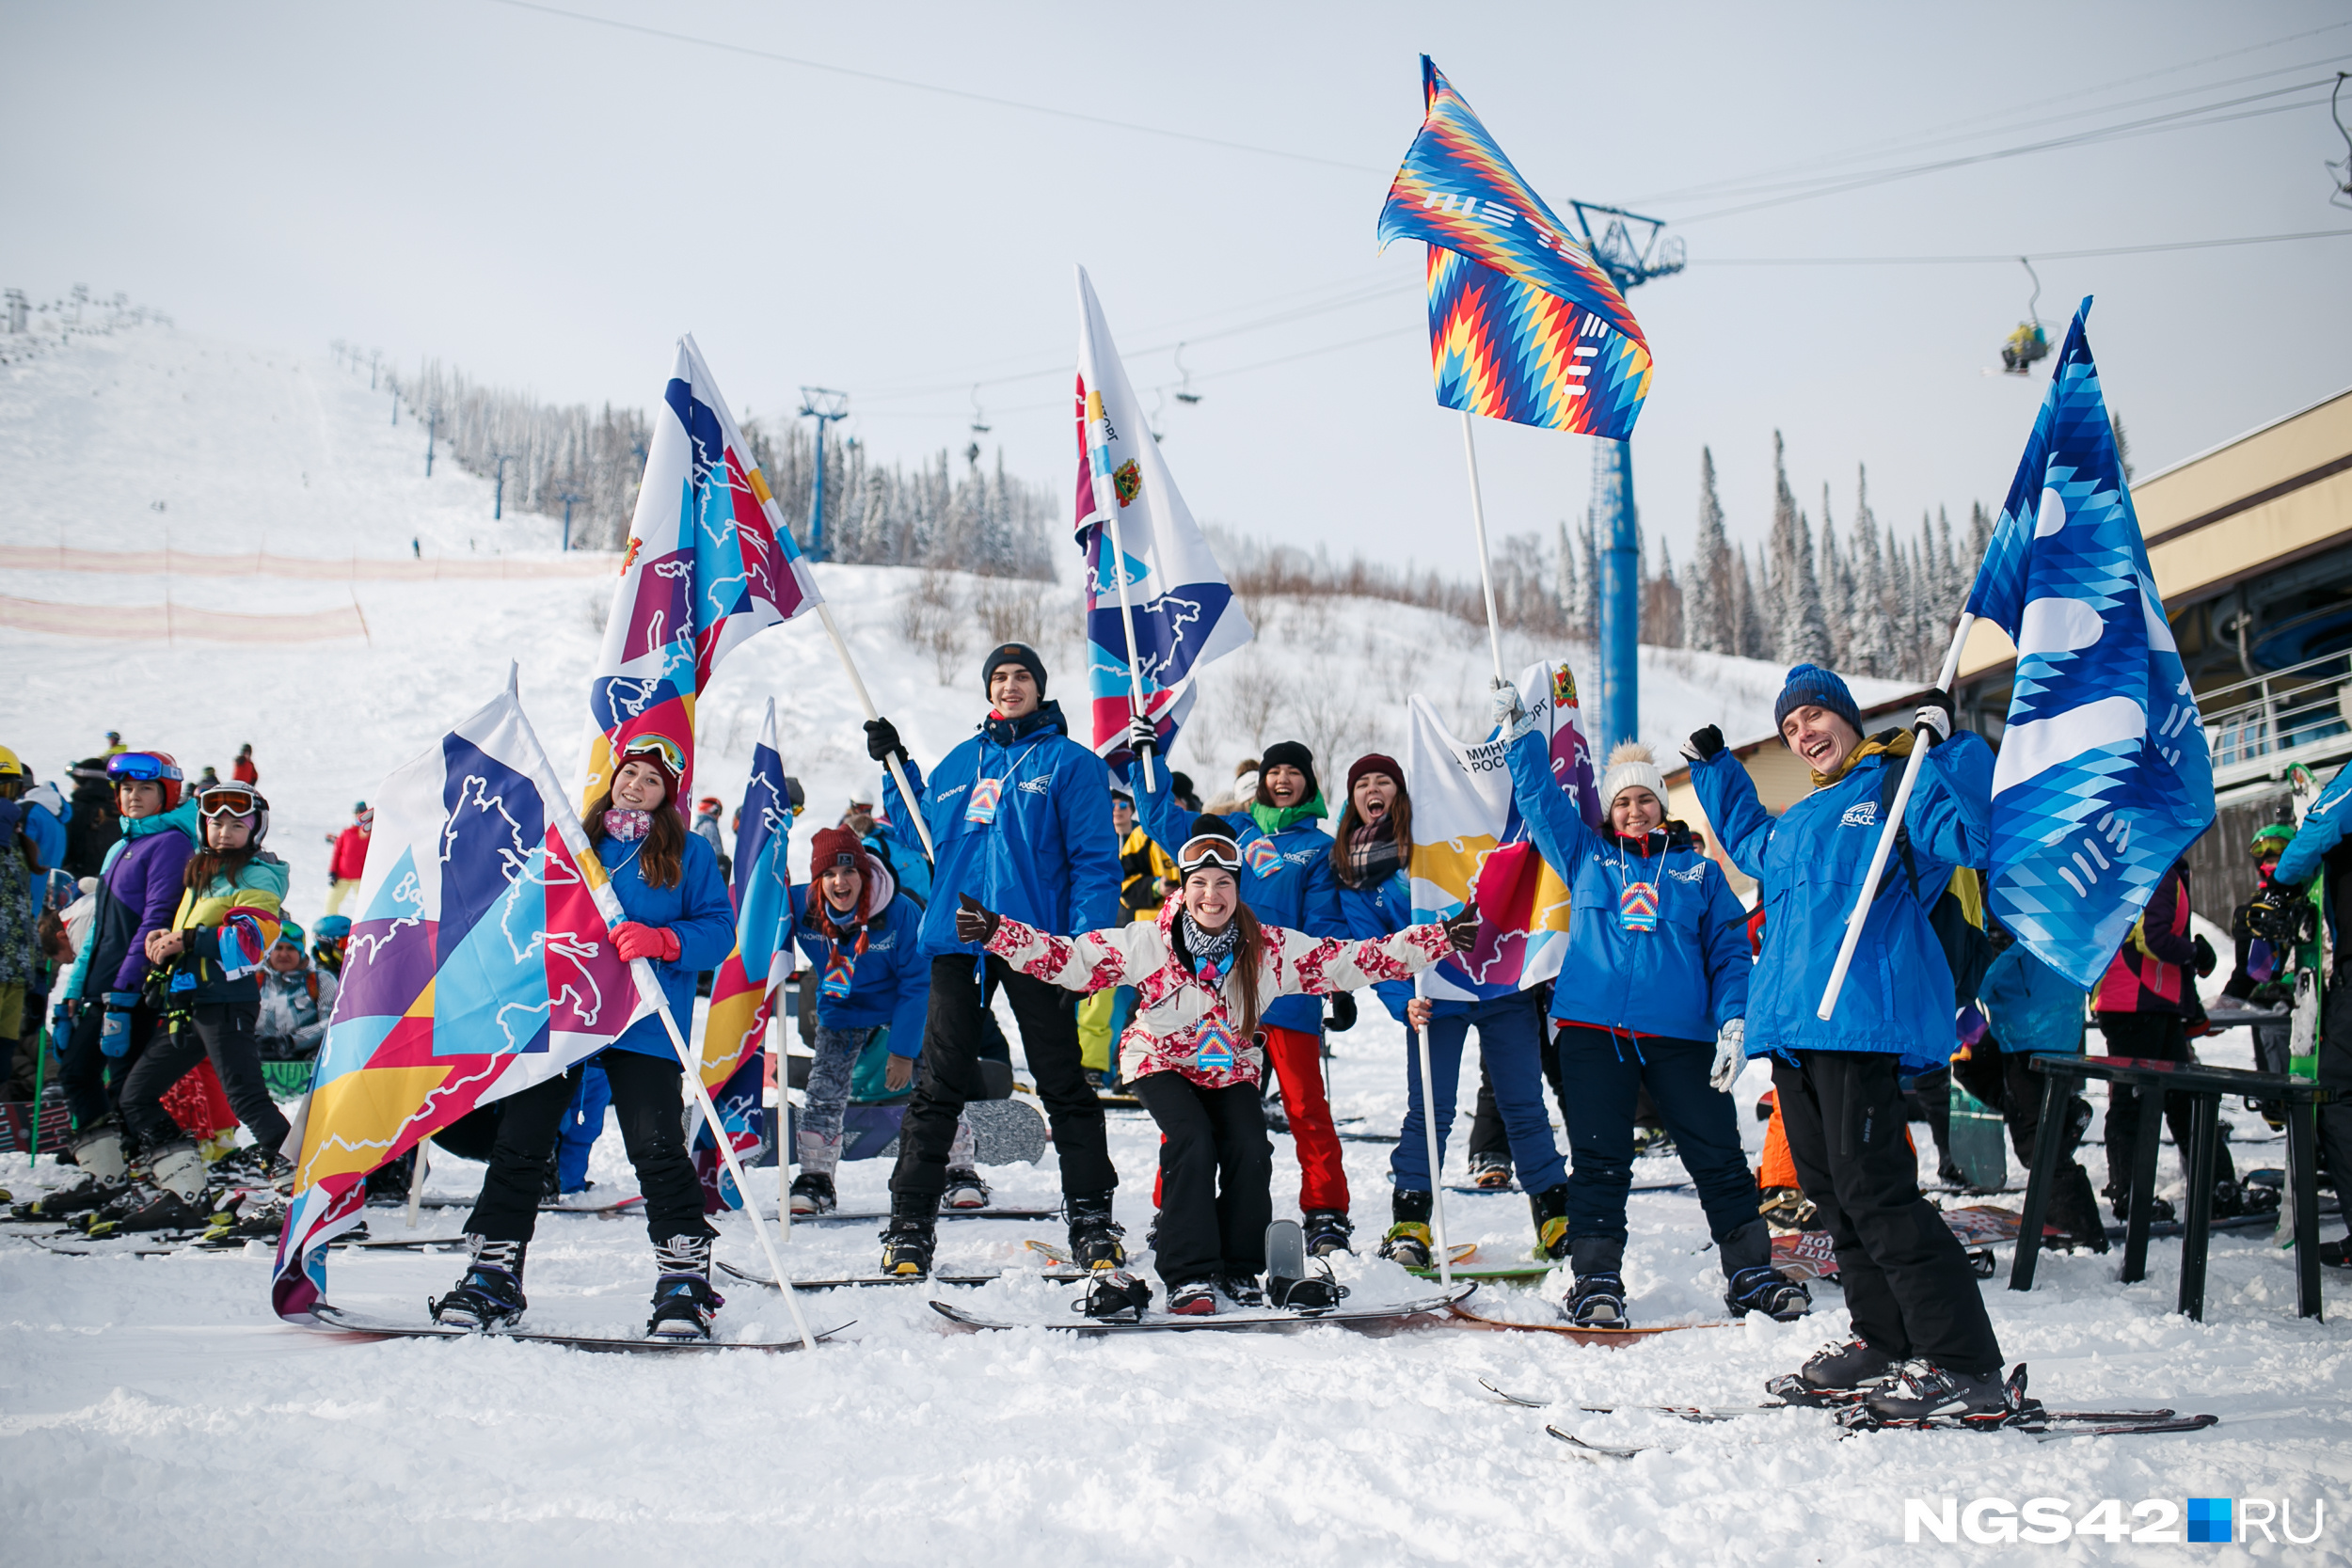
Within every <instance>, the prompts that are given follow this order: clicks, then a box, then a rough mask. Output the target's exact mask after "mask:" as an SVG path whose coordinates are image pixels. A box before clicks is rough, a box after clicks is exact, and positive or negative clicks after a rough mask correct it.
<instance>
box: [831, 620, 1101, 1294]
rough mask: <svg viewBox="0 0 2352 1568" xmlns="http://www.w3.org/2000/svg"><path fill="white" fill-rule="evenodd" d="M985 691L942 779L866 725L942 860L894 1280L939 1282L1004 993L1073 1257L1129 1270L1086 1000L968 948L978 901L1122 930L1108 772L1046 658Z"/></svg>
mask: <svg viewBox="0 0 2352 1568" xmlns="http://www.w3.org/2000/svg"><path fill="white" fill-rule="evenodd" d="M980 683H981V688H982V689H983V690H985V691H986V692H987V694H988V701H989V713H988V717H987V718H986V719H985V720H983V721H981V724H980V733H979V734H977V735H976V736H973V737H972V738H971V739H969V740H966V741H965V742H964V743H963V744H962V745H961V746H958V747H957V748H956V749H955V750H954V751H952V752H948V753H947V754H946V756H945V757H944V758H942V759H941V760H940V764H939V767H938V768H936V769H935V770H934V771H933V772H932V773H931V775H930V778H929V779H928V780H926V779H925V778H924V776H923V773H922V770H921V769H919V768H916V767H915V765H914V759H913V758H911V757H909V756H908V755H907V752H906V748H905V747H904V746H903V745H901V744H900V743H899V739H898V729H897V728H896V727H895V726H894V725H892V723H891V722H890V721H888V720H887V719H877V720H873V721H869V722H868V723H867V724H866V752H867V754H868V755H870V756H872V757H873V758H874V760H875V761H877V762H881V761H882V760H884V759H885V758H887V757H889V756H891V755H892V754H893V753H896V754H897V755H898V759H899V761H900V763H901V764H902V765H903V766H904V768H906V771H907V776H908V782H909V784H911V785H912V786H913V788H914V792H915V796H916V799H915V800H914V802H913V804H912V805H910V804H908V803H907V802H905V801H902V800H899V799H898V785H897V783H896V781H893V782H892V783H891V784H888V785H887V786H885V790H884V795H883V803H884V805H885V806H886V807H887V808H888V809H889V813H890V819H891V820H892V821H894V822H898V821H904V820H906V816H905V814H906V813H907V812H909V811H920V812H922V813H923V816H924V820H925V821H926V823H928V824H929V826H930V836H931V844H932V847H934V848H935V849H936V850H937V851H938V857H939V858H938V861H937V863H936V864H934V865H933V866H932V868H931V897H930V905H929V908H928V909H927V910H926V911H924V916H923V926H922V933H923V935H922V942H923V951H924V953H925V954H926V955H928V956H929V957H930V960H931V976H930V1010H929V1013H928V1015H927V1017H926V1019H925V1022H924V1028H923V1058H922V1068H921V1070H920V1073H919V1074H918V1076H917V1078H916V1080H915V1086H914V1101H912V1102H911V1103H910V1104H909V1105H908V1106H907V1114H906V1119H905V1120H904V1121H902V1122H901V1123H900V1124H899V1132H898V1167H897V1168H896V1169H895V1170H893V1171H892V1172H891V1173H890V1227H889V1228H888V1229H887V1230H885V1231H884V1232H883V1233H882V1272H883V1273H885V1274H907V1275H921V1274H929V1273H930V1266H931V1253H932V1234H933V1226H934V1225H935V1223H936V1222H937V1219H938V1215H939V1199H940V1195H941V1193H942V1192H944V1191H945V1190H946V1185H947V1161H948V1153H949V1150H950V1148H951V1146H952V1145H953V1143H954V1141H955V1135H956V1122H957V1118H958V1117H960V1116H961V1114H962V1111H963V1105H964V1102H965V1101H969V1100H978V1099H981V1098H983V1097H984V1096H985V1094H986V1093H987V1085H986V1083H985V1081H984V1080H983V1079H982V1078H981V1076H980V1069H979V1046H980V1043H981V1038H982V1024H981V1015H982V1013H983V1012H984V1010H985V1009H986V1007H987V1006H988V997H989V995H991V994H992V993H993V992H994V991H995V990H997V988H999V987H1001V988H1003V990H1004V992H1005V997H1006V1000H1007V1001H1009V1003H1011V1005H1012V1014H1013V1019H1014V1021H1015V1022H1018V1023H1019V1024H1020V1026H1021V1044H1022V1050H1023V1053H1024V1054H1025V1056H1026V1057H1027V1059H1028V1064H1029V1073H1030V1075H1031V1076H1032V1077H1033V1078H1034V1079H1035V1080H1036V1081H1037V1091H1038V1098H1039V1099H1041V1100H1042V1101H1044V1102H1045V1115H1046V1119H1047V1120H1048V1121H1049V1122H1050V1123H1051V1124H1052V1127H1053V1137H1054V1148H1055V1149H1056V1150H1057V1152H1058V1153H1059V1154H1060V1156H1061V1181H1062V1197H1063V1207H1064V1209H1065V1211H1066V1212H1067V1213H1068V1216H1069V1220H1070V1250H1071V1254H1072V1256H1073V1257H1074V1258H1076V1259H1078V1260H1079V1261H1080V1262H1081V1263H1083V1264H1085V1265H1087V1266H1090V1267H1092V1266H1099V1267H1104V1268H1113V1267H1116V1266H1118V1265H1119V1264H1120V1263H1121V1262H1123V1261H1125V1259H1126V1251H1125V1249H1124V1248H1123V1247H1121V1246H1120V1241H1119V1239H1120V1236H1121V1235H1122V1234H1124V1232H1122V1231H1121V1230H1120V1227H1118V1226H1117V1225H1116V1224H1115V1223H1113V1221H1112V1219H1111V1194H1112V1193H1113V1191H1114V1190H1116V1189H1117V1187H1118V1185H1119V1172H1118V1171H1117V1169H1115V1168H1114V1167H1113V1166H1112V1164H1111V1157H1110V1149H1109V1147H1108V1145H1107V1143H1106V1142H1105V1140H1104V1128H1103V1106H1102V1101H1100V1100H1099V1099H1098V1098H1097V1097H1096V1095H1095V1092H1094V1088H1093V1085H1090V1084H1089V1083H1088V1082H1087V1077H1086V1069H1085V1068H1084V1066H1083V1065H1082V1064H1081V1062H1080V1060H1079V1052H1078V1015H1077V1007H1076V1002H1077V998H1076V997H1075V996H1073V994H1072V993H1071V992H1069V991H1066V990H1060V989H1059V988H1057V987H1055V986H1050V985H1047V984H1046V983H1045V982H1044V981H1042V980H1035V979H1031V978H1030V977H1029V976H1027V975H1025V974H1019V973H1017V972H1015V971H1014V970H1013V969H1012V968H1011V966H1010V965H1009V964H1007V963H1006V962H1005V961H1004V960H1003V959H1002V958H993V957H991V956H989V955H987V954H986V953H985V952H984V950H983V949H982V948H981V947H980V945H979V944H978V943H976V942H960V941H958V940H957V938H956V907H957V901H958V900H959V899H960V898H961V896H962V895H965V894H969V895H972V896H973V897H974V898H977V899H978V900H979V901H980V903H981V904H983V905H985V906H986V907H987V908H989V909H991V910H993V911H996V912H997V913H999V914H1001V915H1004V916H1006V917H1007V918H1009V919H1012V920H1018V921H1020V922H1021V923H1022V924H1024V925H1026V926H1034V927H1037V928H1038V929H1039V930H1041V931H1050V932H1053V933H1054V934H1056V935H1057V936H1074V935H1076V934H1077V933H1078V932H1080V931H1092V930H1099V929H1101V928H1103V927H1108V926H1115V925H1118V924H1119V921H1120V908H1119V841H1118V838H1117V836H1116V835H1115V834H1114V833H1113V832H1112V831H1111V822H1110V815H1109V814H1108V813H1107V812H1105V811H1104V809H1103V801H1104V797H1106V796H1107V795H1108V794H1109V793H1110V769H1109V768H1106V767H1104V763H1103V759H1102V758H1101V757H1098V756H1096V755H1095V754H1094V753H1093V752H1090V751H1089V750H1087V748H1086V747H1084V746H1082V745H1080V744H1079V743H1078V742H1076V741H1074V740H1073V739H1071V738H1070V735H1069V726H1068V724H1067V723H1065V722H1064V721H1063V719H1062V714H1061V707H1060V705H1058V704H1056V703H1050V702H1047V701H1046V700H1045V665H1044V661H1043V660H1041V659H1040V658H1039V657H1038V656H1037V651H1036V650H1035V649H1033V648H1031V647H1029V646H1028V645H1027V644H1025V643H1021V642H1008V643H1006V644H1004V645H1003V646H1002V647H999V648H994V649H992V650H991V651H990V653H989V655H988V657H987V658H985V659H983V660H982V661H981V663H980Z"/></svg>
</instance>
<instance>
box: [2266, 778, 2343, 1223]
mask: <svg viewBox="0 0 2352 1568" xmlns="http://www.w3.org/2000/svg"><path fill="white" fill-rule="evenodd" d="M2346 800H2352V767H2347V768H2344V769H2343V770H2342V771H2340V772H2338V773H2337V774H2336V776H2335V778H2334V780H2333V781H2332V782H2331V783H2329V784H2328V787H2327V788H2326V789H2325V790H2322V791H2321V792H2320V796H2319V799H2318V800H2314V801H2312V809H2311V810H2310V811H2309V812H2306V813H2305V814H2304V816H2303V825H2302V826H2301V827H2300V828H2297V829H2296V832H2295V839H2294V842H2293V843H2291V844H2289V845H2288V846H2287V847H2286V852H2285V853H2284V854H2281V855H2280V857H2279V868H2278V869H2277V870H2276V871H2274V872H2272V873H2271V874H2270V886H2269V887H2268V888H2265V889H2264V890H2263V891H2262V892H2261V893H2259V894H2257V895H2255V898H2254V901H2253V903H2252V904H2250V905H2249V906H2248V909H2247V918H2248V920H2249V923H2251V924H2252V926H2253V928H2254V934H2255V935H2257V936H2262V937H2266V938H2268V939H2269V940H2270V941H2272V942H2274V943H2280V944H2283V943H2284V942H2287V941H2289V940H2290V939H2289V937H2288V936H2287V932H2288V931H2290V930H2291V929H2292V926H2291V924H2290V923H2289V919H2288V916H2289V914H2290V913H2291V911H2290V910H2289V908H2288V905H2289V899H2288V898H2287V897H2286V896H2285V895H2283V894H2281V893H2280V891H2279V890H2280V889H2287V888H2298V889H2299V888H2302V887H2305V886H2308V885H2309V884H2310V882H2311V879H2312V878H2313V877H2316V876H2318V875H2319V874H2320V872H2322V871H2323V870H2324V871H2326V872H2327V874H2328V879H2327V881H2325V882H2324V883H2322V884H2321V886H2320V893H2321V897H2322V899H2323V901H2324V903H2325V905H2326V908H2327V911H2328V951H2329V953H2331V954H2332V955H2334V957H2333V958H2332V959H2331V960H2330V962H2329V966H2328V988H2327V999H2326V1002H2325V1004H2324V1006H2325V1008H2326V1017H2325V1018H2324V1020H2323V1021H2322V1025H2321V1029H2320V1035H2319V1081H2320V1082H2321V1083H2322V1084H2325V1085H2328V1087H2329V1088H2331V1089H2333V1090H2335V1091H2336V1098H2335V1101H2334V1102H2333V1103H2332V1104H2328V1105H2323V1106H2321V1107H2320V1108H2319V1148H2320V1156H2321V1164H2322V1165H2323V1167H2324V1168H2325V1169H2326V1170H2327V1171H2328V1174H2329V1175H2331V1176H2332V1177H2333V1178H2334V1179H2335V1183H2336V1203H2337V1206H2338V1208H2339V1210H2340V1211H2341V1212H2343V1213H2344V1215H2345V1216H2346V1217H2347V1219H2352V962H2346V960H2345V958H2344V952H2345V947H2344V944H2345V942H2352V927H2347V926H2346V924H2345V918H2346V916H2347V914H2352V911H2346V910H2345V909H2344V901H2345V899H2346V898H2347V897H2348V896H2352V843H2347V842H2345V836H2344V829H2345V827H2346V826H2347V825H2352V806H2347V805H2346V804H2345V802H2346ZM2319 1260H2320V1261H2321V1262H2323V1263H2327V1264H2328V1265H2330V1266H2332V1267H2335V1268H2339V1269H2342V1268H2352V1236H2345V1237H2344V1238H2342V1239H2339V1240H2337V1241H2333V1242H2328V1243H2325V1244H2323V1245H2322V1246H2321V1247H2320V1249H2319Z"/></svg>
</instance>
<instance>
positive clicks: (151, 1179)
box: [87, 1138, 213, 1237]
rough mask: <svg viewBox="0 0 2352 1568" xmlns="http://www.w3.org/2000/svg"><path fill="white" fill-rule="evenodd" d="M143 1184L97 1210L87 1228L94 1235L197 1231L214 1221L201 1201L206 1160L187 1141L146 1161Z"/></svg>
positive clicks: (135, 1183) (134, 1185)
mask: <svg viewBox="0 0 2352 1568" xmlns="http://www.w3.org/2000/svg"><path fill="white" fill-rule="evenodd" d="M147 1169H148V1174H147V1176H146V1178H145V1179H144V1180H135V1181H133V1182H132V1183H131V1185H130V1187H129V1188H128V1189H127V1190H126V1191H125V1192H124V1193H123V1194H122V1196H119V1197H118V1198H116V1199H115V1200H114V1201H113V1202H112V1203H109V1204H108V1205H106V1207H105V1208H103V1209H101V1210H99V1211H98V1212H97V1215H96V1217H94V1218H93V1219H92V1220H91V1221H90V1223H89V1225H88V1227H87V1229H88V1232H89V1234H90V1235H91V1236H93V1237H98V1236H120V1235H128V1234H131V1233H133V1232H136V1231H148V1230H201V1229H203V1228H204V1227H206V1226H207V1225H209V1224H211V1223H212V1214H213V1206H212V1205H211V1204H209V1203H207V1202H205V1201H204V1157H203V1156H202V1155H201V1154H199V1153H198V1152H197V1149H196V1145H195V1144H193V1143H191V1142H189V1141H188V1140H187V1139H185V1138H182V1139H180V1140H178V1141H176V1142H173V1143H168V1144H166V1145H164V1147H163V1148H159V1149H157V1150H156V1151H155V1152H154V1154H153V1155H151V1156H150V1157H149V1159H148V1161H147Z"/></svg>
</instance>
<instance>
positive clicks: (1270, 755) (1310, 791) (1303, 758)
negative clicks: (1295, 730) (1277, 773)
mask: <svg viewBox="0 0 2352 1568" xmlns="http://www.w3.org/2000/svg"><path fill="white" fill-rule="evenodd" d="M1274 768H1297V769H1298V770H1299V771H1300V772H1301V773H1303V774H1305V775H1306V776H1307V793H1306V794H1305V795H1303V796H1301V797H1300V799H1301V800H1313V799H1314V798H1315V797H1316V796H1318V795H1320V794H1322V793H1323V786H1322V785H1321V784H1317V783H1315V754H1314V753H1313V752H1310V751H1309V750H1307V748H1306V747H1304V746H1302V745H1300V744H1299V743H1298V742H1297V741H1295V740H1278V741H1276V742H1275V743H1274V744H1273V745H1271V746H1269V747H1267V748H1266V749H1265V755H1264V756H1263V757H1260V758H1259V759H1258V782H1259V784H1261V785H1263V784H1264V783H1265V776H1266V774H1267V773H1268V772H1269V771H1271V770H1272V769H1274Z"/></svg>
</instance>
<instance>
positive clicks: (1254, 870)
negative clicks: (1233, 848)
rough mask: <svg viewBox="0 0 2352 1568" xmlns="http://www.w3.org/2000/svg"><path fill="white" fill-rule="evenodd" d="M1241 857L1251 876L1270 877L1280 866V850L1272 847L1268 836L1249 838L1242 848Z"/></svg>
mask: <svg viewBox="0 0 2352 1568" xmlns="http://www.w3.org/2000/svg"><path fill="white" fill-rule="evenodd" d="M1241 858H1242V861H1243V863H1245V864H1247V865H1248V867H1249V874H1250V875H1251V876H1253V877H1271V876H1273V875H1274V873H1275V872H1277V871H1279V870H1280V869H1281V866H1282V851H1281V850H1279V849H1277V848H1276V847H1274V841H1273V840H1272V839H1270V838H1253V839H1251V840H1250V841H1249V843H1248V845H1247V846H1246V847H1244V848H1243V849H1242V852H1241Z"/></svg>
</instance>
